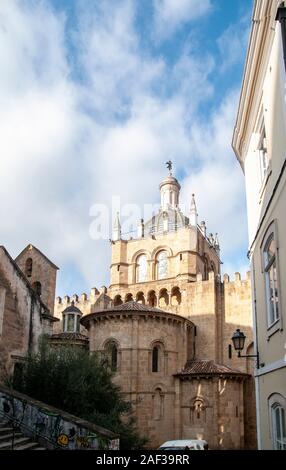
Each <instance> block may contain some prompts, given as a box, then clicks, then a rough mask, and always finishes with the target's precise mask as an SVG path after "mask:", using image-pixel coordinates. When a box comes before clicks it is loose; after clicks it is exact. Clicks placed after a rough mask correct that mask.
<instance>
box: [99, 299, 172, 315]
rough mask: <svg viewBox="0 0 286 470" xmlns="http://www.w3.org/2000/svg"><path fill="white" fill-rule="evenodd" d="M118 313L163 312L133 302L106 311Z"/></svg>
mask: <svg viewBox="0 0 286 470" xmlns="http://www.w3.org/2000/svg"><path fill="white" fill-rule="evenodd" d="M118 310H119V311H120V310H123V311H124V312H128V311H132V312H133V311H138V312H157V313H162V312H164V310H161V309H160V308H155V307H150V306H149V305H143V304H140V303H138V302H135V301H134V300H131V301H130V302H125V303H124V304H121V305H118V306H116V307H112V308H110V309H108V310H107V311H115V312H117V311H118Z"/></svg>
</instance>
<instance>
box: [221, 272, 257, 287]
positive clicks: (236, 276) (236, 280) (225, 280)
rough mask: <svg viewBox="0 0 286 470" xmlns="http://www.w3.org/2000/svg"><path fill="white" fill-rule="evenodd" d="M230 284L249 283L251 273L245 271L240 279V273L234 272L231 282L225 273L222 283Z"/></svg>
mask: <svg viewBox="0 0 286 470" xmlns="http://www.w3.org/2000/svg"><path fill="white" fill-rule="evenodd" d="M232 282H234V283H236V284H239V283H243V282H251V272H250V271H247V272H246V274H245V277H244V278H242V276H241V273H239V272H236V273H234V279H233V281H232V280H231V279H230V276H229V275H228V274H227V273H225V274H224V275H223V283H224V284H228V283H232Z"/></svg>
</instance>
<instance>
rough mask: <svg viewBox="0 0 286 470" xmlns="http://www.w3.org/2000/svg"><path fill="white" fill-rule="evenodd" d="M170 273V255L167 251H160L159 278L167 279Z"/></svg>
mask: <svg viewBox="0 0 286 470" xmlns="http://www.w3.org/2000/svg"><path fill="white" fill-rule="evenodd" d="M167 273H168V255H167V252H166V251H160V253H159V254H158V256H157V279H165V278H166V277H167Z"/></svg>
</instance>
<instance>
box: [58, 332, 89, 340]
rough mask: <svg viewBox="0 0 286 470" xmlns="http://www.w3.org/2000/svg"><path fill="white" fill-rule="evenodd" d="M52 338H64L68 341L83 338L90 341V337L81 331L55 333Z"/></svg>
mask: <svg viewBox="0 0 286 470" xmlns="http://www.w3.org/2000/svg"><path fill="white" fill-rule="evenodd" d="M50 339H62V340H66V341H70V340H81V341H88V337H87V336H85V335H82V334H81V333H55V334H53V335H51V336H50Z"/></svg>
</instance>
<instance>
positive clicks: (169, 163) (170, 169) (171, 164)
mask: <svg viewBox="0 0 286 470" xmlns="http://www.w3.org/2000/svg"><path fill="white" fill-rule="evenodd" d="M166 165H167V168H168V170H169V172H170V175H171V174H172V168H173V162H172V161H171V160H169V161H168V162H166Z"/></svg>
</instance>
